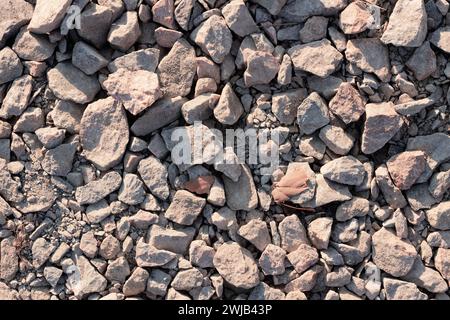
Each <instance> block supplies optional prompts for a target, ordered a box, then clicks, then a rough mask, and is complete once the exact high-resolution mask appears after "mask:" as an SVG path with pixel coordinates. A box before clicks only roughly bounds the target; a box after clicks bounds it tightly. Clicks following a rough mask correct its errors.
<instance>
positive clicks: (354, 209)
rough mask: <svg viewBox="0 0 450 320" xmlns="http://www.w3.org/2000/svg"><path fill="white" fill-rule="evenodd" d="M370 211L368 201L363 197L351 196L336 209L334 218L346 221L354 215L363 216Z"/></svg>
mask: <svg viewBox="0 0 450 320" xmlns="http://www.w3.org/2000/svg"><path fill="white" fill-rule="evenodd" d="M369 212H370V205H369V201H368V200H366V199H364V198H358V197H353V199H352V200H350V201H346V202H344V203H342V204H340V205H339V207H338V208H337V209H336V220H337V221H347V220H350V219H352V218H354V217H365V216H366V215H368V214H369Z"/></svg>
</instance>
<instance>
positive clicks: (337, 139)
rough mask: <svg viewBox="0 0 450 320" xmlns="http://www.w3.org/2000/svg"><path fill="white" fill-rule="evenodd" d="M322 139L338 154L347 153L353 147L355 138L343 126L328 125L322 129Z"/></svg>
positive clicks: (320, 135) (320, 133) (320, 134)
mask: <svg viewBox="0 0 450 320" xmlns="http://www.w3.org/2000/svg"><path fill="white" fill-rule="evenodd" d="M319 137H320V139H321V140H322V141H323V142H324V143H325V144H326V146H327V147H328V148H329V149H330V150H331V151H333V152H334V153H336V154H339V155H346V154H347V153H349V152H350V150H351V149H352V148H353V144H354V138H353V137H352V136H351V135H350V134H348V133H347V132H345V131H344V130H343V129H342V128H341V127H337V126H332V125H327V126H325V127H323V128H322V129H320V132H319Z"/></svg>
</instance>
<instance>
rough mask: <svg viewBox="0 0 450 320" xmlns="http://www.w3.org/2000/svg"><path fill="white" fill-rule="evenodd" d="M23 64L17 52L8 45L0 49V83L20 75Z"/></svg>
mask: <svg viewBox="0 0 450 320" xmlns="http://www.w3.org/2000/svg"><path fill="white" fill-rule="evenodd" d="M22 71H23V65H22V63H21V62H20V59H19V57H18V56H17V54H16V53H15V52H14V51H12V50H11V48H9V47H5V48H3V49H1V50H0V85H2V84H4V83H7V82H10V81H12V80H14V79H17V78H18V77H20V76H21V75H22Z"/></svg>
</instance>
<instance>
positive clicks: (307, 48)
mask: <svg viewBox="0 0 450 320" xmlns="http://www.w3.org/2000/svg"><path fill="white" fill-rule="evenodd" d="M288 54H289V56H290V57H291V60H292V63H293V64H294V67H295V69H296V70H300V71H306V72H309V73H312V74H313V75H316V76H319V77H322V78H325V77H328V76H329V75H331V74H332V73H333V72H335V71H336V69H337V68H338V66H339V65H340V63H341V62H342V60H343V56H342V54H341V53H340V52H339V51H337V50H336V49H335V48H334V47H333V46H332V45H331V42H330V41H329V40H327V39H323V40H320V41H315V42H311V43H308V44H303V45H297V46H294V47H292V48H290V49H289V50H288Z"/></svg>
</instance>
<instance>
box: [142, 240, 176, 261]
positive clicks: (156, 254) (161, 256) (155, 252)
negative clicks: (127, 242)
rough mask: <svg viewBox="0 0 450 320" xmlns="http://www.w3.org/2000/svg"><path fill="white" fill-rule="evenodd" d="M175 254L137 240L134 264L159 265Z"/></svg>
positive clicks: (173, 257)
mask: <svg viewBox="0 0 450 320" xmlns="http://www.w3.org/2000/svg"><path fill="white" fill-rule="evenodd" d="M175 257H176V254H175V253H173V252H170V251H167V250H159V249H156V248H155V247H153V246H152V245H150V244H147V243H145V242H143V241H138V243H137V245H136V264H137V265H138V266H139V267H144V268H146V267H152V268H153V267H159V266H163V265H165V264H167V263H169V262H170V261H172V260H173V259H175Z"/></svg>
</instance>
